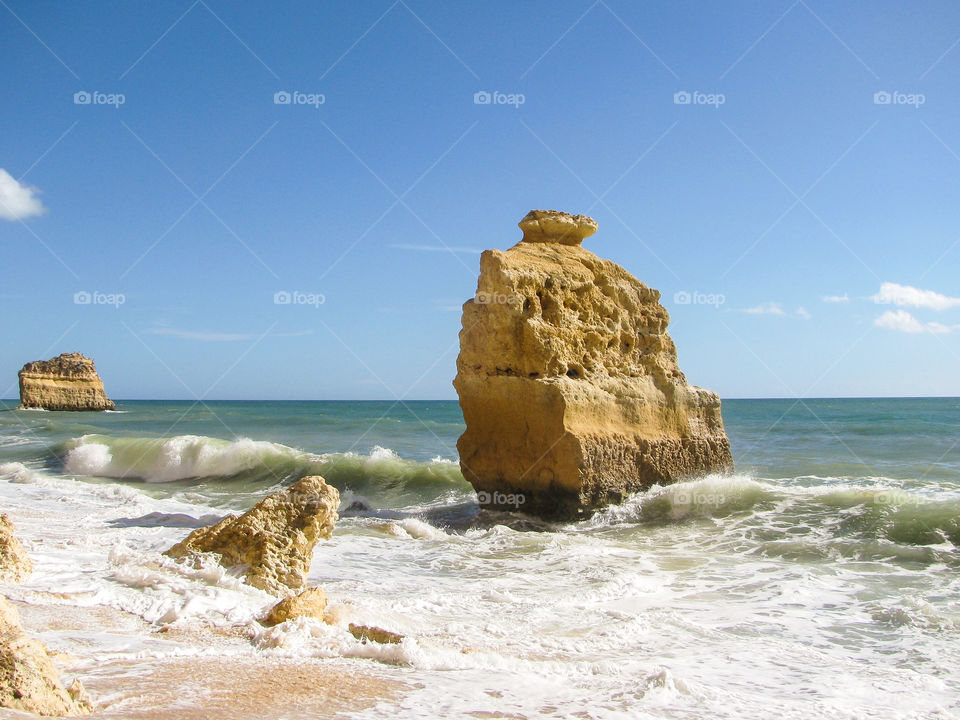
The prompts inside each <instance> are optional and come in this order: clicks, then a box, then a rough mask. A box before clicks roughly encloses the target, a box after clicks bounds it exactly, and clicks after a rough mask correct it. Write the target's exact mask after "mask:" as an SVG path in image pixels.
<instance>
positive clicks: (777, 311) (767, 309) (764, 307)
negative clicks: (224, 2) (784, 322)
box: [743, 302, 786, 315]
mask: <svg viewBox="0 0 960 720" xmlns="http://www.w3.org/2000/svg"><path fill="white" fill-rule="evenodd" d="M743 312H745V313H749V314H750V315H786V313H785V312H784V311H783V308H782V307H781V306H780V303H775V302H767V303H761V304H759V305H755V306H754V307H751V308H747V309H746V310H744V311H743Z"/></svg>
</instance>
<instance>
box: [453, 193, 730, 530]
mask: <svg viewBox="0 0 960 720" xmlns="http://www.w3.org/2000/svg"><path fill="white" fill-rule="evenodd" d="M520 228H521V229H522V230H523V232H524V235H523V239H522V240H521V241H520V242H519V243H518V244H517V245H515V246H514V247H512V248H510V249H509V250H507V251H505V252H504V251H500V250H487V251H486V252H484V253H483V255H482V256H481V258H480V278H479V282H478V285H477V294H476V296H475V297H474V298H473V299H471V300H468V301H467V302H466V303H465V304H464V306H463V329H462V331H461V332H460V356H459V357H458V358H457V377H456V379H455V380H454V382H453V384H454V387H455V388H456V390H457V394H458V395H459V398H460V406H461V408H462V409H463V414H464V419H465V420H466V425H467V429H466V431H465V432H464V433H463V435H461V437H460V439H459V441H458V442H457V449H458V450H459V452H460V467H461V470H462V471H463V474H464V477H466V479H467V480H468V481H470V483H471V484H472V485H473V486H474V488H475V489H476V490H477V497H478V500H479V501H480V504H481V506H483V507H489V508H496V509H500V510H519V511H522V512H526V513H530V514H534V515H539V516H542V517H546V518H556V519H575V518H577V517H582V516H585V515H588V514H590V513H591V512H592V511H594V510H596V509H598V508H601V507H604V506H606V505H608V504H610V503H617V502H620V501H622V500H623V499H624V498H625V496H626V495H628V494H629V493H633V492H636V491H638V490H642V489H645V488H648V487H650V486H652V485H654V484H664V483H670V482H675V481H677V480H680V479H683V478H686V477H690V476H696V475H702V474H705V473H708V472H713V471H720V470H727V469H729V468H730V467H731V466H732V457H731V455H730V443H729V441H728V440H727V436H726V433H725V432H724V428H723V419H722V417H721V414H720V398H719V396H717V394H716V393H713V392H710V391H709V390H704V389H702V388H698V387H694V386H692V385H690V384H689V383H688V382H687V379H686V377H685V376H684V374H683V373H682V372H681V371H680V368H679V366H678V364H677V353H676V348H675V346H674V344H673V340H671V338H670V336H669V335H668V334H667V324H668V322H669V315H668V314H667V311H666V310H665V309H664V307H663V306H662V305H660V303H659V300H660V293H659V292H658V291H657V290H654V289H652V288H649V287H647V286H646V285H644V284H643V283H642V282H640V281H639V280H637V279H636V278H634V277H633V276H632V275H631V274H630V273H628V272H627V271H626V270H624V269H623V268H622V267H620V266H619V265H617V264H616V263H613V262H611V261H609V260H604V259H602V258H599V257H597V256H596V255H594V254H593V253H591V252H589V251H587V250H585V249H583V248H582V247H580V243H581V241H582V240H583V238H585V237H588V236H590V235H591V234H593V232H595V231H596V229H597V224H596V222H594V221H593V220H592V219H591V218H588V217H585V216H583V215H568V214H567V213H561V212H556V211H553V210H534V211H532V212H530V213H529V214H528V215H527V216H526V217H525V218H524V219H523V220H522V221H521V222H520Z"/></svg>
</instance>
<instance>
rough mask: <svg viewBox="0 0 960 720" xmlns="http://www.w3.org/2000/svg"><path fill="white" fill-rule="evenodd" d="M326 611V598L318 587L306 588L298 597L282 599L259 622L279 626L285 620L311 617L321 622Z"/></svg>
mask: <svg viewBox="0 0 960 720" xmlns="http://www.w3.org/2000/svg"><path fill="white" fill-rule="evenodd" d="M326 609H327V596H326V594H325V593H324V592H323V590H322V589H320V588H318V587H314V588H307V589H306V590H304V591H303V592H302V593H300V594H299V595H295V596H294V597H288V598H284V599H283V600H281V601H280V602H278V603H277V604H276V605H274V606H273V607H272V608H270V612H268V613H267V615H266V617H264V618H263V620H261V622H262V623H263V624H264V625H267V626H272V625H279V624H280V623H282V622H286V621H287V620H292V619H293V618H298V617H311V618H315V619H317V620H323V614H324V612H325V611H326Z"/></svg>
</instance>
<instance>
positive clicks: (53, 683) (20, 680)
mask: <svg viewBox="0 0 960 720" xmlns="http://www.w3.org/2000/svg"><path fill="white" fill-rule="evenodd" d="M0 707H5V708H12V709H14V710H26V711H27V712H32V713H37V714H38V715H55V716H62V715H86V714H87V713H89V712H90V710H91V707H90V702H89V697H88V696H87V693H86V691H85V690H84V689H83V685H82V684H81V683H80V681H79V680H74V681H73V683H72V684H71V685H70V690H69V691H67V690H64V689H63V685H61V684H60V677H59V673H58V672H57V670H56V668H55V667H54V665H53V661H52V660H51V659H50V656H49V655H48V654H47V649H46V647H44V645H43V643H41V642H39V641H37V640H34V639H33V638H31V637H30V636H29V635H27V634H26V633H25V632H24V631H23V628H22V627H21V625H20V617H19V614H18V613H17V609H16V608H15V607H14V606H13V605H12V604H11V603H10V601H9V600H7V599H6V598H5V597H3V596H0Z"/></svg>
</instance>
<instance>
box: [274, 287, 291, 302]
mask: <svg viewBox="0 0 960 720" xmlns="http://www.w3.org/2000/svg"><path fill="white" fill-rule="evenodd" d="M291 300H292V297H291V296H290V293H288V292H287V291H286V290H278V291H277V292H275V293H274V294H273V304H274V305H289V304H290V301H291Z"/></svg>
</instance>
